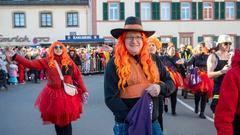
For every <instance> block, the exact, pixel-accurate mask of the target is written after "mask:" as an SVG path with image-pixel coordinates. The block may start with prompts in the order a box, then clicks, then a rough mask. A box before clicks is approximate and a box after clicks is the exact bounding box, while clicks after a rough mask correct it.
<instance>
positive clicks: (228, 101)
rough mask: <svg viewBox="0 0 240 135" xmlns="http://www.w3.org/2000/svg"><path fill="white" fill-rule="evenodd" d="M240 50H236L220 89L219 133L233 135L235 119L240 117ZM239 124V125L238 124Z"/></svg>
mask: <svg viewBox="0 0 240 135" xmlns="http://www.w3.org/2000/svg"><path fill="white" fill-rule="evenodd" d="M239 75H240V50H236V51H235V55H234V56H233V58H232V65H231V69H230V70H229V71H228V72H227V73H226V75H225V77H224V80H223V82H222V85H221V89H220V91H221V92H220V97H219V100H218V105H217V108H216V112H215V120H214V124H215V127H216V129H217V134H218V135H233V134H234V133H233V120H234V117H235V115H237V116H238V117H240V104H239V103H240V96H239V95H240V76H239ZM238 126H239V125H238Z"/></svg>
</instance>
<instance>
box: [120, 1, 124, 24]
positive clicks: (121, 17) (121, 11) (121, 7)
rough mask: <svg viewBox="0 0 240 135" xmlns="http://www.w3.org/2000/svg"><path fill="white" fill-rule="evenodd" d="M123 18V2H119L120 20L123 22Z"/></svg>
mask: <svg viewBox="0 0 240 135" xmlns="http://www.w3.org/2000/svg"><path fill="white" fill-rule="evenodd" d="M124 18H125V7H124V2H120V20H124Z"/></svg>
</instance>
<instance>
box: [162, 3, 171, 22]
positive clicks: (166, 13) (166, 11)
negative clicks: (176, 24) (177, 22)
mask: <svg viewBox="0 0 240 135" xmlns="http://www.w3.org/2000/svg"><path fill="white" fill-rule="evenodd" d="M160 6H161V12H160V13H161V20H170V19H171V16H170V13H171V11H170V3H168V2H162V3H161V4H160Z"/></svg>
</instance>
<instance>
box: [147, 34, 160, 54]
mask: <svg viewBox="0 0 240 135" xmlns="http://www.w3.org/2000/svg"><path fill="white" fill-rule="evenodd" d="M148 43H153V44H154V45H155V46H156V48H157V51H159V50H160V49H161V48H162V43H161V42H160V41H159V40H158V38H157V37H156V36H151V37H149V38H148Z"/></svg>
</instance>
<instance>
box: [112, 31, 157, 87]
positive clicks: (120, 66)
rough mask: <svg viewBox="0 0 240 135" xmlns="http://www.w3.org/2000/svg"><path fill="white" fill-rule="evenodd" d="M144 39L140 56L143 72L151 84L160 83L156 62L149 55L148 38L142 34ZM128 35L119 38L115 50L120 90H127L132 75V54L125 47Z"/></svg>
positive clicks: (124, 34)
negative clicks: (126, 85)
mask: <svg viewBox="0 0 240 135" xmlns="http://www.w3.org/2000/svg"><path fill="white" fill-rule="evenodd" d="M141 34H142V37H143V47H142V50H141V52H140V54H139V57H140V62H141V64H142V66H143V71H144V73H145V74H146V76H147V79H148V80H149V81H150V82H151V83H159V82H160V80H159V79H160V78H159V76H157V75H159V74H158V73H157V72H158V69H156V68H157V67H156V66H154V64H155V62H154V61H153V60H152V59H151V55H150V53H149V46H148V43H147V38H146V36H145V34H144V33H141ZM126 35H127V33H126V32H124V33H123V34H122V35H121V36H120V37H119V38H118V42H117V44H116V48H115V49H116V50H115V54H114V56H115V60H114V63H115V64H116V68H117V75H118V77H119V82H118V88H119V89H122V90H125V88H124V85H125V84H126V83H127V80H128V78H129V77H130V74H131V63H130V60H129V59H130V56H131V54H130V53H129V52H128V50H127V48H126V47H125V40H124V39H125V38H126Z"/></svg>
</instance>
